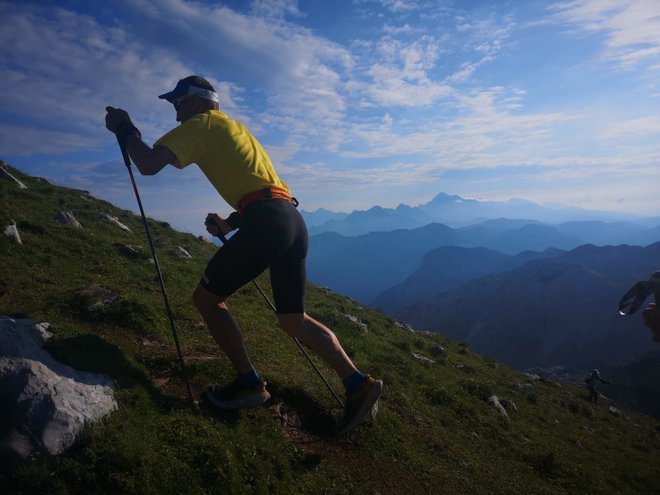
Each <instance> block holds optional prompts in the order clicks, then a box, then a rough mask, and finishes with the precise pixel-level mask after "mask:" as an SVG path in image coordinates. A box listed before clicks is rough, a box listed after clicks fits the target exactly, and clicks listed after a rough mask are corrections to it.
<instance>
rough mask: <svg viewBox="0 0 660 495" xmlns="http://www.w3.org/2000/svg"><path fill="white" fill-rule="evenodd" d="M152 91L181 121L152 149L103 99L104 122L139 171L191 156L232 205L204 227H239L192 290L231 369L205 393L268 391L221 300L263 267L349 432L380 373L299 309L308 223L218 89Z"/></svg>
mask: <svg viewBox="0 0 660 495" xmlns="http://www.w3.org/2000/svg"><path fill="white" fill-rule="evenodd" d="M159 98H161V99H164V100H167V101H168V102H170V103H172V105H174V109H175V111H176V120H177V121H178V122H180V125H179V126H178V127H176V128H174V129H172V130H171V131H170V132H168V133H167V134H165V135H164V136H163V137H161V138H160V139H159V140H158V141H156V143H155V145H154V146H153V148H152V147H150V146H149V145H147V144H146V143H144V142H143V141H142V139H141V135H140V132H139V131H138V129H137V128H136V127H135V126H134V125H133V123H132V121H131V119H130V117H129V115H128V113H126V112H125V111H124V110H121V109H117V108H113V107H107V108H106V111H107V114H106V118H105V120H106V127H107V128H108V130H110V131H111V132H113V133H115V134H116V136H117V140H118V141H119V144H120V146H121V147H122V150H125V151H127V152H128V155H130V158H131V159H132V160H133V162H134V163H135V165H136V166H137V168H138V170H139V171H140V173H141V174H142V175H154V174H157V173H158V172H159V171H160V170H162V169H163V168H164V167H165V166H166V165H168V164H169V165H173V166H174V167H176V168H180V169H181V168H184V167H186V166H188V165H190V164H191V163H196V164H197V165H198V166H199V168H200V169H201V170H202V172H203V173H204V174H205V175H206V177H207V178H208V180H209V181H210V182H211V184H212V185H213V186H214V187H215V188H216V190H217V191H218V193H219V194H220V195H221V196H222V197H223V198H224V199H225V201H227V203H229V205H230V206H232V207H233V208H234V209H235V210H236V211H235V212H234V213H232V214H231V215H230V216H229V217H228V218H227V219H223V218H221V217H220V216H219V215H217V214H215V213H209V214H208V216H207V217H206V220H205V225H206V230H207V231H208V232H209V233H210V234H212V235H214V236H218V237H220V238H222V239H224V235H226V234H228V233H229V232H231V231H233V230H235V229H237V228H238V232H237V233H236V234H234V235H233V236H232V237H231V238H230V239H229V240H228V241H226V243H225V244H223V245H222V246H221V247H220V249H218V251H217V252H216V254H215V255H214V256H213V258H212V259H211V261H210V262H209V264H208V266H207V268H206V270H205V272H204V274H203V276H202V279H201V281H200V282H199V285H198V286H197V288H196V289H195V291H194V294H193V302H194V304H195V306H196V307H197V309H198V310H199V312H200V314H201V315H202V317H203V318H204V321H205V322H206V325H207V326H208V329H209V332H210V333H211V335H212V336H213V338H214V340H215V341H216V343H217V344H218V346H219V347H220V348H221V349H222V351H223V352H224V353H225V354H226V355H227V357H228V358H229V360H230V361H231V363H232V365H233V366H234V368H235V369H236V372H237V377H236V379H235V380H234V382H232V383H231V384H229V385H226V386H219V385H211V386H210V387H209V389H208V392H207V397H208V399H209V401H210V402H212V403H213V404H214V405H215V406H217V407H219V408H225V409H229V408H242V407H257V406H259V405H261V404H263V403H264V402H265V401H266V400H268V398H269V397H270V394H269V393H268V391H267V390H266V383H265V381H264V380H263V378H262V377H261V376H260V375H259V374H258V373H257V372H256V370H255V369H254V367H253V365H252V363H251V361H250V358H249V357H248V354H247V351H246V349H245V346H244V343H243V335H242V332H241V330H240V328H239V326H238V325H237V323H236V321H235V320H234V318H233V317H232V315H231V314H230V312H229V310H228V309H227V304H226V301H227V298H228V297H229V296H230V295H231V294H233V293H234V292H235V291H236V290H238V289H239V288H240V287H241V286H243V285H244V284H246V283H248V282H250V281H251V280H254V278H255V277H257V276H258V275H259V274H260V273H261V272H263V271H264V270H265V269H267V268H269V269H270V278H271V286H272V290H273V297H274V300H275V302H274V308H275V310H276V313H277V319H278V322H279V325H280V327H281V328H282V329H283V330H284V331H285V332H286V333H287V334H289V335H291V336H292V337H294V339H295V340H296V341H298V340H299V341H300V342H302V343H303V344H305V345H306V346H307V347H309V348H310V349H311V350H312V351H314V352H315V353H316V354H318V355H319V356H320V357H321V358H322V359H323V360H324V361H325V362H326V363H327V364H328V365H329V366H330V367H331V368H333V369H334V371H335V372H336V373H337V374H338V375H339V377H340V378H341V379H342V381H343V383H344V387H345V390H346V403H345V410H344V418H343V419H342V421H341V423H340V425H339V431H338V432H339V433H340V434H342V433H346V432H348V431H350V430H351V429H353V428H355V427H356V426H357V425H358V424H359V423H360V421H361V420H362V419H363V418H364V417H365V416H366V415H367V414H368V413H369V412H370V411H371V410H372V408H373V406H374V404H375V403H376V401H377V400H378V397H379V396H380V393H381V390H382V387H383V382H382V381H381V380H376V379H374V378H372V377H371V376H369V375H365V374H364V373H362V372H361V371H359V370H358V369H357V368H356V367H355V365H354V364H353V362H352V361H351V360H350V358H349V357H348V356H347V355H346V353H345V352H344V349H343V348H342V346H341V344H340V343H339V340H338V339H337V337H336V336H335V334H334V333H333V332H332V331H331V330H330V329H328V328H327V327H325V326H324V325H323V324H321V323H319V322H318V321H316V320H315V319H313V318H311V317H310V316H309V315H307V314H306V313H305V310H304V296H305V282H306V265H305V262H306V255H307V247H308V245H307V241H308V240H307V229H306V226H305V223H304V221H303V219H302V216H301V215H300V213H299V212H298V210H297V209H296V206H297V202H296V201H295V199H294V198H292V197H291V193H290V191H289V188H288V186H287V185H286V184H285V183H284V182H282V181H281V180H280V178H279V177H278V175H277V173H276V172H275V169H274V167H273V165H272V163H271V161H270V158H269V157H268V155H267V154H266V152H265V150H264V149H263V147H262V146H261V144H260V143H259V142H258V141H257V140H256V139H255V138H254V136H252V134H250V132H249V131H248V130H247V129H246V128H245V127H244V126H243V125H242V124H241V123H239V122H237V121H235V120H232V119H230V118H229V117H227V116H226V115H225V114H223V113H222V112H220V111H219V103H218V95H217V93H216V92H215V90H214V88H213V86H212V85H211V84H210V83H209V82H208V81H207V80H206V79H204V78H202V77H200V76H189V77H186V78H185V79H181V80H180V81H179V82H178V84H177V85H176V87H175V88H174V89H173V90H172V91H170V92H168V93H165V94H162V95H160V96H159ZM301 349H302V346H301ZM310 362H311V360H310ZM317 371H318V370H317ZM319 374H320V373H319ZM326 385H327V382H326ZM333 394H334V392H333ZM338 401H339V400H338ZM339 402H341V401H339Z"/></svg>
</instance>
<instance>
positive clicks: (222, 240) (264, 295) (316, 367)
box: [214, 222, 344, 407]
mask: <svg viewBox="0 0 660 495" xmlns="http://www.w3.org/2000/svg"><path fill="white" fill-rule="evenodd" d="M214 223H215V222H214ZM216 226H218V225H217V224H216ZM219 228H220V227H219V226H218V229H219ZM217 237H218V239H220V241H221V242H222V243H223V244H226V243H227V238H226V237H225V236H224V235H223V234H222V232H220V231H219V230H218V236H217ZM252 283H253V284H254V286H255V287H256V288H257V290H258V291H259V293H260V294H261V295H262V296H263V297H264V299H265V300H266V302H267V303H268V305H269V306H270V309H272V310H273V313H275V314H277V309H276V308H275V305H274V304H273V303H272V302H271V300H270V299H269V298H268V296H267V295H266V293H265V292H264V291H263V289H262V288H261V286H260V285H259V283H258V282H257V281H256V280H255V279H252ZM292 338H293V340H294V341H295V342H296V344H297V345H298V347H299V348H300V350H301V351H302V353H303V354H304V355H305V357H306V358H307V361H309V364H311V365H312V368H314V370H315V371H316V373H317V374H318V375H319V378H321V380H322V381H323V383H324V384H325V386H326V387H327V388H328V390H329V391H330V393H331V394H332V396H333V397H334V398H335V400H336V401H337V403H338V404H339V407H344V403H343V402H342V401H341V399H340V398H339V396H338V395H337V394H336V393H335V391H334V390H333V389H332V387H331V386H330V384H329V383H328V381H327V380H326V379H325V377H324V376H323V374H322V373H321V370H320V369H319V368H318V366H316V364H315V363H314V361H312V358H311V357H310V355H309V354H308V353H307V351H306V350H305V348H304V347H303V346H302V344H301V343H300V341H299V340H298V339H297V338H296V337H293V336H292Z"/></svg>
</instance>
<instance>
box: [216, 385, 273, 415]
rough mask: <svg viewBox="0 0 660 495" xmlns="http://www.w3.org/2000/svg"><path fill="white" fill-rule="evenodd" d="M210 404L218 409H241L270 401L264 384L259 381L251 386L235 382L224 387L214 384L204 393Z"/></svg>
mask: <svg viewBox="0 0 660 495" xmlns="http://www.w3.org/2000/svg"><path fill="white" fill-rule="evenodd" d="M206 396H207V397H208V399H209V401H211V403H212V404H213V405H214V406H216V407H218V408H220V409H242V408H248V407H259V406H260V405H261V404H263V403H264V402H266V401H267V400H268V399H270V394H269V393H268V390H266V382H265V381H263V380H261V381H259V382H255V383H253V384H252V385H247V386H245V385H240V384H238V383H237V382H233V383H230V384H229V385H226V386H224V387H221V386H220V385H217V384H214V385H211V386H210V387H209V389H208V391H207V392H206Z"/></svg>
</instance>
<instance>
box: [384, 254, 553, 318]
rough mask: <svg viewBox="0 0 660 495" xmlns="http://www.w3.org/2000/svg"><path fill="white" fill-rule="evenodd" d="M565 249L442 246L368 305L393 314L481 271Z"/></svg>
mask: <svg viewBox="0 0 660 495" xmlns="http://www.w3.org/2000/svg"><path fill="white" fill-rule="evenodd" d="M563 252H564V251H562V250H560V249H554V248H548V249H546V250H545V251H542V252H538V251H523V252H522V253H519V254H517V255H507V254H504V253H501V252H499V251H493V250H490V249H486V248H480V247H477V248H461V247H457V246H442V247H439V248H436V249H434V250H432V251H429V252H428V253H426V254H425V255H424V257H423V258H422V261H421V263H420V266H419V268H418V269H417V270H416V271H415V272H413V273H412V274H411V275H410V276H409V277H408V278H407V279H406V280H404V281H403V282H401V283H399V284H397V285H395V286H393V287H390V288H389V289H386V290H384V291H383V292H381V293H380V294H379V295H378V296H377V297H376V298H375V299H374V301H373V302H372V303H371V306H373V307H375V308H378V309H381V310H383V311H385V312H386V313H388V314H395V313H396V312H397V311H399V310H401V309H402V308H404V307H405V306H408V305H411V304H414V303H415V302H416V301H418V300H423V299H427V298H429V297H431V296H434V295H436V294H438V293H440V292H444V291H447V290H449V289H452V288H455V287H458V286H460V285H462V284H464V283H466V282H468V281H469V280H472V279H474V278H478V277H481V276H484V275H488V274H493V273H499V272H503V271H509V270H511V269H513V268H516V267H518V266H521V265H523V264H524V263H527V262H528V261H531V260H534V259H538V258H549V257H554V256H558V255H559V254H561V253H563Z"/></svg>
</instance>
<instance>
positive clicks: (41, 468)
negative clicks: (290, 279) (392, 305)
mask: <svg viewBox="0 0 660 495" xmlns="http://www.w3.org/2000/svg"><path fill="white" fill-rule="evenodd" d="M6 169H7V172H8V173H9V174H11V175H12V176H13V177H15V178H16V179H17V180H18V181H19V182H20V183H22V184H23V185H24V186H25V188H20V187H18V186H17V184H16V183H14V182H11V181H7V180H1V181H0V220H1V222H2V225H3V226H6V225H14V226H15V227H16V229H17V230H18V232H19V233H20V239H21V243H20V244H19V243H17V242H15V241H11V240H10V239H9V238H7V237H6V236H2V237H0V253H1V256H2V265H1V272H0V314H3V315H6V316H9V317H11V318H14V319H30V320H35V321H46V322H48V323H50V325H51V331H52V332H53V334H54V336H53V338H52V339H51V340H50V341H49V342H48V344H47V346H46V347H47V350H48V352H50V353H51V354H52V355H53V356H55V357H56V358H57V359H58V360H61V361H62V362H64V363H66V364H69V365H71V366H72V367H74V368H75V369H78V370H84V371H91V372H97V373H105V374H108V375H109V376H110V377H111V378H112V380H113V382H114V395H115V397H116V399H117V401H118V404H119V407H118V409H117V410H116V411H115V412H113V413H111V414H110V415H108V416H107V417H105V419H103V420H102V421H100V422H98V423H95V424H90V425H88V426H87V427H86V428H85V430H84V432H83V434H82V435H81V436H80V437H79V438H78V439H77V440H76V442H75V443H74V444H73V446H72V448H70V449H69V450H68V451H67V452H66V453H64V454H62V455H59V456H51V455H48V454H45V453H39V452H37V453H36V454H35V455H33V456H32V457H31V458H30V459H29V460H28V461H27V462H26V463H24V464H22V465H21V466H20V467H18V468H17V469H15V470H13V471H11V472H4V473H3V474H2V477H1V478H0V489H1V490H2V492H3V493H16V494H37V493H52V494H78V493H80V494H82V493H85V494H86V493H108V494H110V493H134V494H157V493H190V494H205V493H208V494H216V493H217V494H220V493H273V494H275V493H282V494H285V493H286V494H289V493H301V494H303V493H308V494H317V493H327V494H341V493H343V494H376V493H380V494H397V493H402V494H403V493H429V494H433V493H452V494H493V493H501V494H510V493H530V494H531V493H533V494H557V493H566V494H580V493H583V494H594V493H617V494H639V493H658V492H659V491H660V478H659V477H658V476H657V473H658V469H657V460H658V456H659V455H660V422H659V421H658V420H656V419H653V418H651V417H647V416H644V415H642V414H639V413H636V412H633V411H630V410H625V409H622V408H613V407H611V406H609V405H608V404H607V403H604V402H602V401H601V402H600V403H599V404H597V405H596V404H593V403H591V402H587V400H586V399H587V395H586V391H585V390H584V389H583V388H580V387H577V386H573V385H568V384H563V383H561V384H560V383H558V382H554V381H551V380H549V379H546V378H543V377H539V376H535V375H531V374H525V373H522V372H520V371H517V370H515V369H513V368H511V367H510V366H508V365H505V364H502V363H500V362H498V361H495V360H493V359H488V358H483V357H481V356H480V355H479V354H477V353H475V352H473V351H472V350H471V349H470V347H469V345H467V344H466V343H465V342H455V341H451V340H449V339H448V338H446V337H444V336H443V335H441V334H433V333H427V332H418V331H415V330H413V329H411V328H410V327H408V326H406V325H404V324H402V323H400V322H397V321H395V320H393V319H392V318H390V317H388V316H386V315H384V314H383V313H381V312H379V311H377V310H372V309H367V308H365V307H363V306H361V305H360V304H358V303H356V302H355V301H353V300H352V299H350V298H347V297H344V296H342V295H340V294H337V293H334V292H332V291H331V290H329V289H327V288H320V287H317V286H314V285H312V284H309V286H308V311H309V313H310V314H311V315H313V316H314V317H315V318H317V319H319V320H320V321H322V322H324V323H326V324H328V325H330V326H332V327H333V328H334V329H335V331H336V332H337V334H338V336H339V337H340V339H341V340H342V342H343V343H344V345H345V348H346V350H347V352H348V353H349V354H350V356H351V357H352V358H356V359H359V360H360V362H364V363H366V365H367V366H368V367H369V369H371V370H373V371H374V373H377V374H378V376H382V377H383V379H384V382H385V384H386V385H385V390H384V392H383V395H382V397H381V399H380V405H379V411H378V415H377V416H376V419H375V420H372V421H369V422H367V423H366V424H363V425H361V426H360V427H358V428H357V429H356V430H355V431H353V432H351V433H350V434H348V435H346V436H341V437H338V436H335V435H334V434H333V431H334V428H335V426H336V423H337V421H338V418H339V416H340V414H341V411H340V410H339V409H338V407H337V405H336V403H335V401H334V399H333V398H332V396H331V395H330V394H329V393H327V391H326V390H325V389H323V388H322V387H321V386H320V383H319V380H318V377H317V376H316V375H315V374H314V373H313V372H312V371H311V368H310V367H309V365H308V363H307V362H305V359H304V357H303V356H302V354H301V353H300V351H299V349H297V348H296V347H295V345H294V343H293V342H292V340H291V339H289V338H288V337H287V336H286V335H285V334H284V333H283V332H282V331H281V330H279V329H278V328H277V325H276V322H275V318H274V316H273V314H272V312H271V310H270V308H269V307H268V306H267V305H266V304H265V303H264V300H263V298H262V296H261V295H260V294H259V293H258V292H257V291H256V289H255V288H254V287H253V286H252V285H250V284H248V285H247V286H245V287H244V288H243V289H241V291H240V292H239V293H237V294H236V295H235V296H233V297H232V298H231V299H230V301H229V303H230V305H231V307H232V309H233V310H234V312H235V314H236V317H237V319H238V320H239V323H240V325H241V326H242V327H243V328H244V330H245V339H246V345H247V347H248V348H249V349H250V350H251V351H252V353H253V355H254V359H255V361H256V362H257V363H258V364H259V366H260V368H261V369H262V370H263V372H264V375H265V378H266V380H267V381H268V384H269V390H270V391H271V393H272V398H271V399H270V401H269V402H267V403H266V405H265V406H264V407H261V408H258V409H250V410H239V411H226V412H221V411H219V410H217V409H215V408H214V407H213V406H212V405H210V404H209V403H208V402H206V401H205V400H204V399H203V398H202V396H203V392H204V390H205V388H206V386H207V385H208V384H209V383H210V382H213V381H217V380H223V379H225V380H226V379H229V378H230V377H231V373H232V369H231V366H230V364H229V362H228V361H227V360H226V358H224V357H223V356H222V355H221V354H220V353H219V351H217V348H216V346H215V345H214V343H213V341H212V339H211V337H210V336H209V335H208V333H207V332H206V330H205V328H204V325H203V322H202V321H201V318H200V317H199V316H198V315H197V314H196V311H195V310H194V307H193V305H192V303H191V301H190V293H191V291H192V290H193V288H194V287H195V285H196V284H197V282H198V277H199V273H201V271H202V269H203V267H204V266H205V263H206V261H207V259H208V258H209V257H210V256H211V255H212V253H213V252H214V250H215V249H216V248H215V246H214V245H212V244H211V243H209V242H208V241H206V240H203V239H200V238H198V237H195V236H193V235H191V234H184V233H180V232H177V231H175V230H173V229H172V228H171V227H170V226H169V225H168V224H166V223H164V222H161V221H155V220H152V219H149V220H148V223H149V225H150V227H151V230H152V234H153V239H154V244H155V247H156V250H157V253H158V255H159V261H160V265H161V267H162V270H163V276H164V280H165V284H166V286H167V289H168V292H169V294H170V300H171V304H172V308H173V314H174V318H175V321H176V324H177V327H178V331H179V338H180V341H181V345H182V351H183V355H184V357H185V365H186V371H187V375H188V378H189V380H190V381H191V384H192V389H193V394H194V397H195V398H196V399H200V402H201V405H200V408H199V409H196V408H194V407H193V406H192V405H191V403H190V401H189V399H188V397H187V393H186V389H185V385H184V382H183V380H182V377H181V370H180V368H179V365H178V360H177V355H176V351H175V348H174V344H173V341H172V337H171V332H170V329H169V326H168V323H167V317H166V313H165V309H164V307H163V301H162V297H161V294H160V290H159V288H158V283H157V280H156V278H155V272H154V265H153V263H151V262H150V257H149V254H148V247H147V245H146V240H145V236H144V230H143V227H142V223H141V219H140V217H139V216H136V215H135V214H133V213H132V212H130V211H127V210H123V209H119V208H117V207H115V206H113V205H112V204H110V203H107V202H105V201H101V200H98V199H96V198H94V197H92V196H91V195H90V194H89V193H88V192H86V191H83V190H76V189H70V188H65V187H60V186H57V185H54V184H51V183H49V182H48V181H46V180H45V179H41V178H37V177H31V176H28V175H26V174H23V173H22V172H20V171H19V170H17V169H15V168H12V167H10V166H7V167H6ZM63 211H65V212H70V213H71V214H72V215H73V216H74V217H75V218H76V219H77V221H78V222H79V223H80V225H81V228H73V227H71V226H68V225H64V224H61V223H59V222H57V221H56V220H55V218H56V216H57V215H58V214H59V213H60V212H63ZM147 213H148V212H147ZM109 217H115V218H116V219H118V221H119V222H120V223H121V224H122V225H124V226H126V227H127V229H121V228H119V227H118V226H117V225H115V224H113V223H111V222H108V221H107V218H109ZM3 228H4V227H3ZM129 247H130V249H129ZM180 248H183V249H184V250H185V251H186V252H187V253H188V254H189V257H182V256H181V255H180V254H179V253H180ZM259 283H260V285H261V287H264V288H267V287H269V281H268V278H267V276H262V277H260V278H259ZM90 287H101V288H104V289H106V290H108V291H112V292H113V293H114V294H116V295H117V296H118V297H117V298H115V299H114V301H113V302H111V303H110V304H107V305H102V304H101V305H99V304H96V305H95V304H93V303H94V302H95V301H94V300H92V299H93V296H90V292H89V291H85V289H87V288H90ZM267 292H268V291H267ZM91 293H92V294H93V292H91ZM640 326H641V324H640ZM640 331H642V330H640ZM318 365H319V367H320V368H321V371H322V372H323V374H324V375H325V376H326V377H329V380H330V383H331V384H332V385H333V386H334V387H336V388H339V387H340V386H341V384H340V383H338V379H337V378H335V377H334V375H333V374H332V373H331V371H330V370H329V369H327V368H326V367H325V366H324V365H323V364H320V363H319V364H318ZM498 405H499V407H498Z"/></svg>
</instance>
